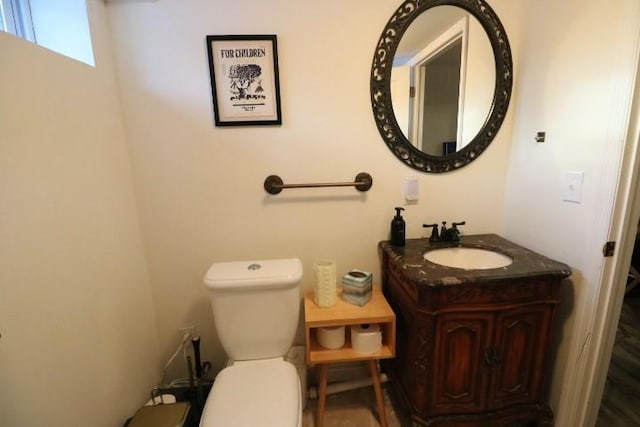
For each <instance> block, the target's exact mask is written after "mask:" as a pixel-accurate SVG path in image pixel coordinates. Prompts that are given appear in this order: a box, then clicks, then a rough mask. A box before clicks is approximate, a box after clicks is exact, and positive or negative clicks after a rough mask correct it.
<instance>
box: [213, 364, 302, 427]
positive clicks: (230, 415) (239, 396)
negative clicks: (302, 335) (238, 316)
mask: <svg viewBox="0 0 640 427" xmlns="http://www.w3.org/2000/svg"><path fill="white" fill-rule="evenodd" d="M217 426H225V427H255V426H260V427H288V426H291V427H300V426H302V402H301V394H300V382H299V379H298V373H297V371H296V368H295V367H294V366H293V365H292V364H291V363H289V362H287V361H285V360H284V359H282V358H275V359H264V360H257V361H244V362H236V363H234V364H233V365H231V366H229V367H227V368H225V369H223V370H222V371H221V372H220V373H219V374H218V376H217V377H216V381H215V383H214V386H213V388H212V389H211V392H210V394H209V397H208V399H207V403H206V404H205V407H204V411H203V413H202V418H201V419H200V427H217Z"/></svg>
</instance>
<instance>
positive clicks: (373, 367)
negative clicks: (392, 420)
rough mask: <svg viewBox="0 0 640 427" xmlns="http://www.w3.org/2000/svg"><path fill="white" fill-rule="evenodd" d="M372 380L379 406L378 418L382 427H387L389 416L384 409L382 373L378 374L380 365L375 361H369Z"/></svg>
mask: <svg viewBox="0 0 640 427" xmlns="http://www.w3.org/2000/svg"><path fill="white" fill-rule="evenodd" d="M367 364H368V365H369V371H370V372H371V379H372V380H373V389H374V390H375V392H376V402H377V404H378V417H379V418H380V427H387V414H386V412H385V409H384V397H383V396H382V386H381V385H380V372H378V364H377V363H376V361H375V360H368V361H367Z"/></svg>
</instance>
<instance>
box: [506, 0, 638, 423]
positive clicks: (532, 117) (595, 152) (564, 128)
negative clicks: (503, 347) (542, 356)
mask: <svg viewBox="0 0 640 427" xmlns="http://www.w3.org/2000/svg"><path fill="white" fill-rule="evenodd" d="M522 13H523V15H522V17H523V19H522V23H521V25H520V26H519V28H520V31H521V39H522V45H521V49H520V57H519V61H518V66H517V73H516V77H517V82H518V84H517V86H516V90H517V97H516V100H515V102H514V104H513V106H512V108H511V111H512V114H513V115H514V116H515V118H516V119H515V122H514V132H513V149H512V156H511V160H510V168H509V175H508V179H507V193H506V198H505V235H506V237H507V238H510V239H511V240H513V241H515V242H518V243H520V244H523V245H525V246H528V247H530V248H532V249H534V250H537V251H539V252H542V253H544V254H546V255H548V256H550V257H553V258H556V259H558V260H561V261H563V262H566V263H567V264H569V265H570V266H571V267H572V268H573V270H574V273H573V275H572V277H571V282H567V283H566V286H565V287H564V290H563V294H564V301H563V303H562V306H561V310H560V316H559V319H558V320H559V321H560V323H561V324H562V329H561V331H560V333H559V334H558V336H557V340H558V341H559V346H558V348H557V357H556V358H555V371H554V377H553V384H552V389H551V392H552V394H551V399H552V405H553V406H554V407H555V408H556V409H557V411H558V417H557V419H558V425H567V426H569V425H573V424H572V423H574V422H577V421H576V418H575V414H573V413H572V411H573V410H574V408H575V405H577V404H580V403H581V402H583V401H584V399H582V397H584V396H582V395H581V394H580V393H581V392H582V391H583V388H582V387H580V386H579V384H580V381H581V379H580V376H581V375H583V368H584V362H585V357H586V355H587V354H589V344H590V335H591V333H592V327H593V325H592V323H591V322H592V321H593V318H594V315H595V303H596V299H597V298H598V297H599V296H600V295H599V292H600V290H599V288H598V285H599V283H600V274H601V268H602V263H603V261H604V260H603V257H602V252H601V251H602V246H603V244H604V242H605V241H606V240H607V233H608V226H609V222H610V213H611V212H610V210H609V208H610V207H611V206H612V205H613V196H614V194H615V191H616V179H617V175H618V169H619V162H620V159H621V155H622V148H623V141H624V135H625V130H626V127H627V119H628V115H629V107H630V101H631V90H632V88H633V78H634V76H635V68H634V67H635V62H636V60H637V50H636V49H637V42H638V29H639V28H640V4H638V2H637V1H635V0H616V1H610V0H589V1H578V0H572V1H563V2H557V1H553V0H544V1H537V2H523V5H522ZM603 23H606V24H603ZM509 31H510V29H509V28H507V32H508V33H509ZM537 131H546V132H547V141H546V142H545V143H542V144H536V142H535V141H534V137H535V134H536V132H537ZM567 171H583V172H584V186H583V193H582V202H581V203H579V204H577V203H569V202H564V201H563V192H562V180H563V174H564V173H565V172H567ZM570 387H574V388H576V389H572V388H570ZM590 404H591V405H597V404H598V402H591V403H590ZM590 421H591V422H595V420H590Z"/></svg>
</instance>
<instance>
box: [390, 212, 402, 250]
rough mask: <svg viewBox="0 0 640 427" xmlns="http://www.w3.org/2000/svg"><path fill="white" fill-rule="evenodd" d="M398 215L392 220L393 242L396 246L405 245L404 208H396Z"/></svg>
mask: <svg viewBox="0 0 640 427" xmlns="http://www.w3.org/2000/svg"><path fill="white" fill-rule="evenodd" d="M395 209H396V216H395V217H394V218H393V220H392V221H391V244H392V245H394V246H404V240H405V237H404V234H405V222H404V219H402V214H401V212H400V211H403V210H404V208H395Z"/></svg>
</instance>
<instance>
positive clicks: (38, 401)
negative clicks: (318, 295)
mask: <svg viewBox="0 0 640 427" xmlns="http://www.w3.org/2000/svg"><path fill="white" fill-rule="evenodd" d="M89 9H90V13H91V21H92V22H91V24H92V33H93V36H94V43H95V48H96V60H97V61H96V62H97V67H96V68H93V67H90V66H87V65H85V64H82V63H80V62H77V61H74V60H71V59H69V58H66V57H63V56H61V55H58V54H56V53H53V52H51V51H49V50H47V49H44V48H41V47H39V46H36V45H33V44H31V43H28V42H24V41H22V40H20V39H17V38H15V37H14V36H12V35H9V34H6V33H2V32H0V64H2V78H0V93H1V94H2V95H1V96H0V130H1V131H0V133H1V135H2V136H1V137H0V334H1V335H2V337H1V338H0V384H2V386H0V424H2V426H3V427H25V426H52V427H55V426H69V425H78V426H105V427H107V426H108V427H114V426H121V425H122V424H123V422H124V420H125V419H126V417H127V416H130V415H132V414H133V412H134V411H135V409H136V408H137V407H139V406H140V405H141V404H142V403H144V401H145V400H146V398H147V396H148V393H149V390H150V388H151V387H152V386H153V385H155V382H156V381H157V380H158V377H159V372H160V370H159V369H160V368H159V360H158V357H157V353H158V352H157V346H156V342H157V341H156V329H155V314H154V312H153V308H152V299H151V298H152V296H151V292H150V288H149V280H148V276H147V270H146V264H145V259H144V248H143V246H142V240H141V234H140V230H139V224H138V221H137V212H136V206H135V199H134V195H133V188H132V183H131V172H130V164H129V156H128V152H127V148H126V144H125V135H124V129H123V126H122V119H121V109H120V106H119V100H118V97H117V88H116V84H115V79H114V74H113V65H112V62H111V56H110V47H109V41H108V39H107V38H106V35H107V28H106V27H105V24H106V17H105V16H104V6H103V5H102V3H101V2H98V1H96V2H90V8H89Z"/></svg>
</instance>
